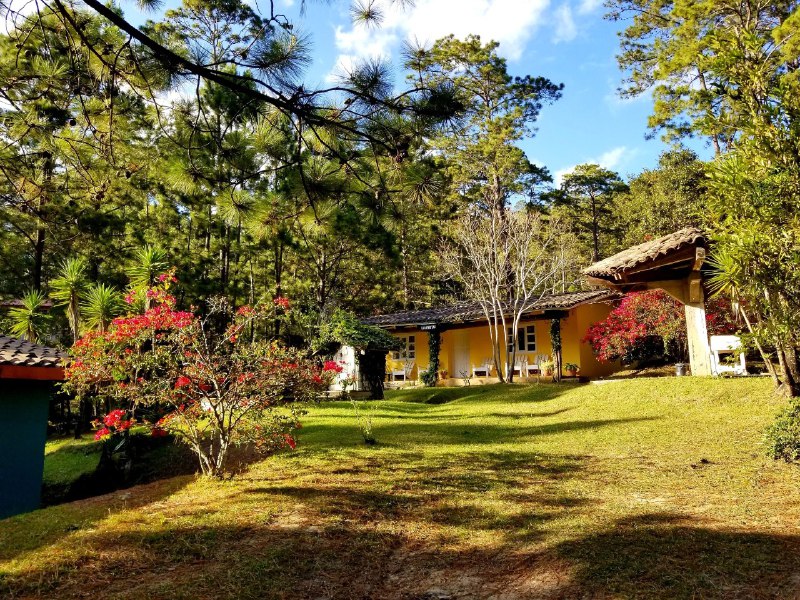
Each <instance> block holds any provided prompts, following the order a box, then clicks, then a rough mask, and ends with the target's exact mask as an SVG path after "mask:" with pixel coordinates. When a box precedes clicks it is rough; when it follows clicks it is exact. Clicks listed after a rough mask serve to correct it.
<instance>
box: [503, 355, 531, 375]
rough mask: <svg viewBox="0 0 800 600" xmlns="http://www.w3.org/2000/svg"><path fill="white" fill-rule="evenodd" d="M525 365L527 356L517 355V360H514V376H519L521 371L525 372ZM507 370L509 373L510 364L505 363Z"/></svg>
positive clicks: (510, 370)
mask: <svg viewBox="0 0 800 600" xmlns="http://www.w3.org/2000/svg"><path fill="white" fill-rule="evenodd" d="M526 366H527V358H526V357H525V356H517V360H516V361H515V362H514V368H513V373H514V376H515V377H520V376H521V375H522V373H524V372H525V369H526ZM507 370H508V372H509V373H511V372H512V369H511V365H507Z"/></svg>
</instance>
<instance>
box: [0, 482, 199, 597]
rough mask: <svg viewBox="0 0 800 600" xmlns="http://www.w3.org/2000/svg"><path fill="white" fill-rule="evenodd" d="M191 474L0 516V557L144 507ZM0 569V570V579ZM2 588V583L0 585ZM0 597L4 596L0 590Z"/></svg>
mask: <svg viewBox="0 0 800 600" xmlns="http://www.w3.org/2000/svg"><path fill="white" fill-rule="evenodd" d="M193 479H194V477H190V476H185V477H173V478H171V479H167V480H165V481H159V482H155V483H150V484H146V485H140V486H137V487H136V488H134V489H132V490H123V491H117V492H114V493H110V494H106V495H103V496H98V497H96V498H91V499H88V500H84V501H79V502H72V503H68V504H62V505H60V506H55V507H50V508H47V509H43V510H37V511H34V512H32V513H27V514H21V515H17V516H14V517H10V518H8V519H4V520H0V561H5V560H12V559H14V558H17V557H18V556H21V555H23V554H25V553H28V552H32V551H34V550H37V549H39V548H42V547H44V546H48V545H50V544H54V543H56V542H58V541H59V540H61V539H62V538H65V537H67V536H70V535H72V534H74V533H75V532H79V531H81V530H85V529H92V528H93V527H94V525H95V524H96V523H97V522H99V521H101V520H103V519H104V518H106V517H108V515H109V514H110V513H113V512H118V511H121V510H130V509H136V508H144V507H146V506H148V505H150V504H152V503H154V502H158V501H159V500H162V499H164V498H166V497H168V496H171V495H172V494H174V493H175V492H177V491H179V490H180V489H182V488H183V487H184V486H185V485H187V484H188V483H189V482H190V481H192V480H193ZM2 576H3V573H2V571H0V583H1V582H2ZM0 590H2V585H0ZM0 597H5V596H3V595H2V594H0Z"/></svg>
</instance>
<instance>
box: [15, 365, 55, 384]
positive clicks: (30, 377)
mask: <svg viewBox="0 0 800 600" xmlns="http://www.w3.org/2000/svg"><path fill="white" fill-rule="evenodd" d="M0 379H21V380H26V381H63V380H64V368H63V367H30V366H22V365H0Z"/></svg>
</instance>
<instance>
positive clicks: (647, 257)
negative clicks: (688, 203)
mask: <svg viewBox="0 0 800 600" xmlns="http://www.w3.org/2000/svg"><path fill="white" fill-rule="evenodd" d="M698 243H699V244H700V245H704V244H705V243H706V235H705V233H703V231H702V230H701V229H698V228H696V227H689V228H686V229H681V230H680V231H676V232H675V233H670V234H669V235H665V236H664V237H661V238H658V239H657V240H651V241H649V242H644V243H643V244H639V245H637V246H631V247H630V248H628V249H626V250H623V251H622V252H618V253H617V254H615V255H614V256H609V257H608V258H604V259H603V260H601V261H599V262H596V263H594V264H593V265H591V266H589V267H587V268H586V269H584V270H583V273H584V275H588V276H589V277H601V278H602V277H613V276H614V275H617V274H619V273H623V272H625V271H626V270H628V269H632V268H633V267H636V266H639V265H641V264H643V263H646V262H648V261H651V260H655V259H657V258H659V257H660V256H664V255H666V254H668V253H670V252H675V251H676V250H680V249H682V248H684V247H686V246H688V245H691V244H698Z"/></svg>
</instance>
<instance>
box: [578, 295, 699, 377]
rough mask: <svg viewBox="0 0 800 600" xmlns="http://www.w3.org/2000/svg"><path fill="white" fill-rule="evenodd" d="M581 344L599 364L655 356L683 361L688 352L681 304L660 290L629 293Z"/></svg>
mask: <svg viewBox="0 0 800 600" xmlns="http://www.w3.org/2000/svg"><path fill="white" fill-rule="evenodd" d="M583 341H584V342H588V343H589V344H590V345H591V346H592V349H593V350H594V353H595V354H596V355H597V358H598V359H599V360H601V361H610V360H617V359H622V360H623V362H630V361H632V360H636V359H642V358H649V357H650V355H652V354H654V353H661V354H664V355H670V356H672V357H673V358H677V359H683V358H684V356H685V355H686V353H687V352H686V321H685V316H684V310H683V305H682V304H681V303H680V302H678V301H677V300H675V299H674V298H672V297H671V296H669V295H668V294H667V293H666V292H664V291H662V290H652V291H647V292H634V293H631V294H628V295H627V296H625V297H624V298H623V299H622V301H621V302H620V303H619V305H618V306H617V307H616V308H614V310H612V311H611V312H610V313H609V315H608V317H606V318H605V319H604V320H603V321H600V322H598V323H595V324H593V325H592V326H591V327H589V329H588V331H587V332H586V336H585V337H584V339H583ZM654 342H656V343H655V344H654Z"/></svg>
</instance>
